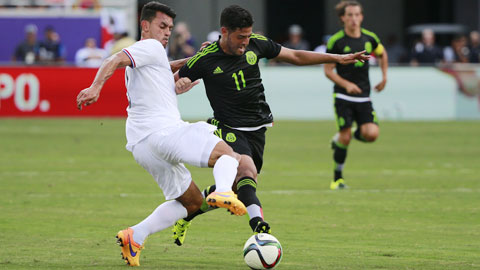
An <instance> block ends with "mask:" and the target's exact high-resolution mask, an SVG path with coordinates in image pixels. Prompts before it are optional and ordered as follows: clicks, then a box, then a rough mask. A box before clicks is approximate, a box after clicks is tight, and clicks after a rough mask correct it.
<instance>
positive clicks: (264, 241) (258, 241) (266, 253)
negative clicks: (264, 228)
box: [243, 233, 283, 269]
mask: <svg viewBox="0 0 480 270" xmlns="http://www.w3.org/2000/svg"><path fill="white" fill-rule="evenodd" d="M282 254H283V251H282V246H281V245H280V242H279V241H278V240H277V238H275V236H273V235H271V234H268V233H259V234H254V235H252V236H251V237H250V238H248V240H247V242H246V243H245V246H244V247H243V259H244V260H245V263H246V264H247V265H248V266H250V268H252V269H271V268H274V267H276V266H277V265H278V264H279V263H280V260H281V259H282Z"/></svg>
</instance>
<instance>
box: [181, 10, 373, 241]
mask: <svg viewBox="0 0 480 270" xmlns="http://www.w3.org/2000/svg"><path fill="white" fill-rule="evenodd" d="M220 26H221V36H220V38H219V40H218V41H215V42H213V43H211V44H210V45H208V46H206V47H205V48H204V49H203V50H201V51H199V52H198V53H197V54H196V55H195V56H193V57H192V58H191V59H190V60H189V61H188V62H187V64H186V65H184V66H183V67H182V68H181V69H180V71H179V73H178V74H177V75H176V76H177V77H179V78H180V79H179V80H178V81H177V88H176V91H177V94H181V93H183V92H185V90H184V89H188V87H189V86H190V85H191V84H192V82H193V83H195V81H196V80H198V79H203V82H204V84H205V88H206V92H207V97H208V99H209V101H210V105H211V107H212V109H213V112H214V118H211V119H209V122H210V123H212V124H214V125H217V126H218V129H217V131H216V134H217V135H218V136H219V137H221V138H222V139H223V140H224V141H226V142H227V144H229V145H230V146H231V147H232V148H233V149H234V151H236V152H237V153H239V154H241V156H242V158H241V160H240V165H239V167H238V174H237V177H236V182H235V183H236V184H234V187H233V189H234V190H236V192H237V194H238V199H239V200H240V201H242V202H243V203H244V204H245V206H246V207H247V211H248V215H249V218H250V220H249V224H250V227H251V229H252V230H253V231H254V232H257V233H260V232H264V233H270V226H269V224H268V223H267V222H265V221H264V219H263V210H262V207H261V204H260V201H259V199H258V197H257V195H256V189H257V173H259V172H260V170H261V168H262V163H263V150H264V147H265V132H266V129H267V127H271V126H272V123H273V116H272V113H271V111H270V107H269V106H268V104H267V102H266V100H265V94H264V87H263V85H262V79H261V78H260V69H259V67H258V62H259V60H260V59H261V58H268V59H271V58H275V59H276V60H278V61H284V62H288V63H291V64H295V65H315V64H322V63H340V64H354V63H356V62H358V61H361V62H363V61H365V60H368V56H365V55H363V53H364V50H363V49H362V50H360V52H358V53H352V54H343V55H335V54H322V53H316V52H310V51H301V50H292V49H288V48H285V47H282V46H281V45H279V44H278V43H276V42H274V41H272V40H270V39H269V38H266V37H264V36H261V35H257V34H254V33H253V32H252V26H253V18H252V15H251V14H250V12H249V11H248V10H246V9H244V8H242V7H240V6H236V5H233V6H229V7H227V8H225V9H224V10H223V11H222V14H221V18H220ZM213 190H214V186H211V187H208V188H207V189H206V190H205V191H204V195H205V196H207V195H208V193H209V192H212V191H213ZM206 210H207V209H206V208H205V207H202V208H201V209H200V210H199V212H197V213H196V214H194V215H191V216H189V217H187V218H185V219H182V220H179V221H178V222H177V223H176V224H175V226H174V229H173V231H174V239H175V243H177V244H178V245H181V244H182V243H183V241H184V239H185V233H186V229H187V228H188V227H189V226H190V221H191V219H192V218H193V217H194V216H195V215H197V214H201V213H203V212H204V211H206Z"/></svg>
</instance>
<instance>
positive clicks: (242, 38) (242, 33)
mask: <svg viewBox="0 0 480 270" xmlns="http://www.w3.org/2000/svg"><path fill="white" fill-rule="evenodd" d="M251 35H252V27H245V28H238V29H237V30H235V31H228V30H227V29H226V28H225V29H224V27H222V38H224V37H226V48H225V49H226V53H228V54H233V55H243V54H244V53H245V51H246V49H247V46H248V43H250V36H251Z"/></svg>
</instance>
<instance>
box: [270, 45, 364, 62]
mask: <svg viewBox="0 0 480 270" xmlns="http://www.w3.org/2000/svg"><path fill="white" fill-rule="evenodd" d="M364 53H365V51H361V52H357V53H350V54H331V53H319V52H311V51H304V50H293V49H289V48H286V47H282V48H281V49H280V53H279V54H278V56H277V57H275V59H276V60H279V61H282V62H287V63H290V64H294V65H297V66H305V65H318V64H325V63H339V64H342V65H348V64H354V63H356V62H357V61H361V62H365V61H367V60H368V59H369V58H370V56H368V55H364Z"/></svg>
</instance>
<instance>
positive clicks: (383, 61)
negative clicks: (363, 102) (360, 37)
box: [374, 44, 388, 92]
mask: <svg viewBox="0 0 480 270" xmlns="http://www.w3.org/2000/svg"><path fill="white" fill-rule="evenodd" d="M374 53H375V55H377V58H378V59H380V61H379V62H378V63H379V64H380V69H381V70H382V81H381V82H379V83H378V84H377V85H375V90H377V91H378V92H380V91H382V90H383V89H384V88H385V85H386V84H387V70H388V54H387V51H386V50H385V48H383V46H382V44H379V45H378V47H377V49H376V50H375V51H374Z"/></svg>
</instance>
